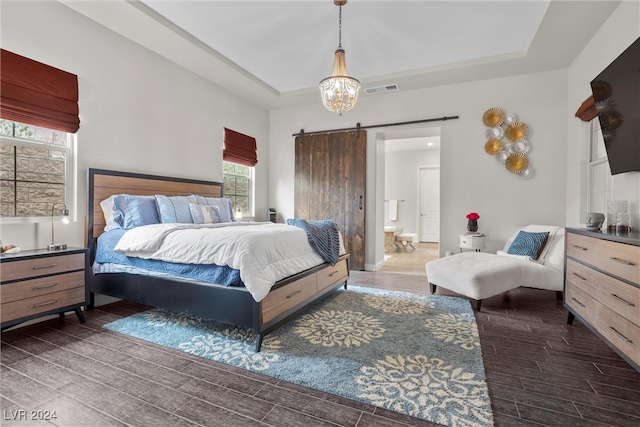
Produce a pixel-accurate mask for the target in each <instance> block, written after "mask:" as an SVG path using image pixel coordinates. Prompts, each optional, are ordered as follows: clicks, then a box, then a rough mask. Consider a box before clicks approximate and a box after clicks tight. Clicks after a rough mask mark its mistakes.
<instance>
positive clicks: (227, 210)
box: [196, 196, 235, 222]
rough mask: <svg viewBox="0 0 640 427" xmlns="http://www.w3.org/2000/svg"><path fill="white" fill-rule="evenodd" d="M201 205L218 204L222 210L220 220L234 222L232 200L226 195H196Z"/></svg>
mask: <svg viewBox="0 0 640 427" xmlns="http://www.w3.org/2000/svg"><path fill="white" fill-rule="evenodd" d="M196 197H197V199H198V202H197V203H198V204H199V205H208V206H217V207H218V209H219V210H220V222H234V221H235V218H234V217H233V209H231V200H230V199H227V198H225V197H203V196H196Z"/></svg>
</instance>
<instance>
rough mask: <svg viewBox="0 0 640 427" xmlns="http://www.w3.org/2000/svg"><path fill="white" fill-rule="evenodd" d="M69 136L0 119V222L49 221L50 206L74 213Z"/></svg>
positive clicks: (72, 144) (71, 139)
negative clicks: (65, 208) (55, 204)
mask: <svg viewBox="0 0 640 427" xmlns="http://www.w3.org/2000/svg"><path fill="white" fill-rule="evenodd" d="M75 141H76V137H75V135H74V134H72V133H67V132H63V131H58V130H52V129H48V128H44V127H38V126H33V125H28V124H24V123H19V122H15V121H11V120H5V119H0V189H1V191H0V221H1V222H2V223H5V224H6V223H26V222H38V221H42V220H45V218H46V220H50V219H51V212H52V209H53V207H54V203H59V204H60V206H59V208H60V212H58V213H57V214H56V216H59V215H61V214H62V209H63V206H64V205H66V206H67V208H69V209H70V210H71V212H73V211H74V209H73V208H74V206H73V205H74V203H75V198H74V197H71V195H74V194H75V179H74V168H73V165H74V155H75V153H74V151H75Z"/></svg>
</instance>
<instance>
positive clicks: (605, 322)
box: [596, 305, 640, 365]
mask: <svg viewBox="0 0 640 427" xmlns="http://www.w3.org/2000/svg"><path fill="white" fill-rule="evenodd" d="M599 318H600V322H599V323H598V324H596V329H597V330H598V332H600V333H601V334H602V335H603V336H604V337H605V338H606V339H607V340H608V341H609V342H611V343H612V344H613V345H614V346H616V348H618V349H619V350H620V351H622V352H623V353H624V354H625V355H626V356H627V357H629V358H630V359H631V360H633V361H634V362H635V363H636V364H638V365H640V327H638V325H635V324H633V323H631V322H629V321H628V320H627V319H625V318H623V317H622V316H620V315H619V314H617V313H616V312H614V311H613V310H611V309H609V308H607V307H605V306H604V305H603V306H601V307H600V310H599Z"/></svg>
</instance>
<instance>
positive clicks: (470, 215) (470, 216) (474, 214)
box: [467, 212, 480, 219]
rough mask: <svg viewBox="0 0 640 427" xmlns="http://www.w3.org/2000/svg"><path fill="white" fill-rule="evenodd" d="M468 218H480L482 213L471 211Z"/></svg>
mask: <svg viewBox="0 0 640 427" xmlns="http://www.w3.org/2000/svg"><path fill="white" fill-rule="evenodd" d="M467 219H480V215H478V214H477V213H476V212H471V213H469V214H467Z"/></svg>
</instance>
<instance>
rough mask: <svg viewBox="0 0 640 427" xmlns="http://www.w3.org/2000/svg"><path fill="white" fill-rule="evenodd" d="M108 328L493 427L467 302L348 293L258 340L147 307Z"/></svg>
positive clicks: (411, 410)
mask: <svg viewBox="0 0 640 427" xmlns="http://www.w3.org/2000/svg"><path fill="white" fill-rule="evenodd" d="M105 328H107V329H110V330H112V331H116V332H120V333H123V334H127V335H131V336H133V337H136V338H140V339H143V340H146V341H150V342H153V343H156V344H160V345H163V346H167V347H171V348H174V349H177V350H181V351H184V352H187V353H191V354H194V355H198V356H202V357H204V358H207V359H211V360H216V361H218V362H222V363H226V364H229V365H233V366H237V367H240V368H244V369H247V370H250V371H254V372H259V373H262V374H265V375H269V376H272V377H275V378H279V379H282V380H285V381H289V382H292V383H296V384H300V385H302V386H305V387H310V388H313V389H317V390H322V391H325V392H329V393H333V394H337V395H341V396H344V397H347V398H349V399H353V400H357V401H361V402H366V403H369V404H372V405H375V406H379V407H382V408H386V409H390V410H392V411H397V412H401V413H404V414H408V415H412V416H414V417H417V418H422V419H425V420H428V421H431V422H436V423H440V424H444V425H447V426H492V425H493V415H492V411H491V403H490V401H489V394H488V390H487V384H486V380H485V373H484V366H483V362H482V353H481V351H480V340H479V338H478V329H477V325H476V322H475V317H474V315H473V311H472V309H471V306H470V304H469V302H468V301H467V300H466V299H463V298H454V297H446V296H438V295H429V296H427V295H416V294H410V293H404V292H392V291H382V290H376V289H371V288H361V287H355V286H350V287H349V289H348V290H343V289H340V290H338V291H337V292H335V293H334V294H332V295H330V296H329V297H327V298H325V299H324V300H322V301H321V302H319V303H317V304H316V305H314V306H313V307H312V308H311V309H310V310H308V311H306V312H305V313H303V314H301V315H299V316H298V317H296V318H295V319H294V320H292V321H291V322H289V323H287V324H286V325H284V326H282V327H281V328H279V329H278V330H276V331H274V332H273V333H271V334H269V335H267V336H266V337H265V338H264V341H263V344H262V350H261V352H260V353H255V352H254V339H255V338H254V335H253V333H252V332H251V331H250V330H245V329H238V328H234V327H232V326H229V325H223V324H220V323H216V322H212V321H207V320H203V319H200V318H196V317H191V316H187V315H184V314H177V313H172V312H168V311H165V310H161V309H153V310H149V311H146V312H144V313H139V314H136V315H133V316H129V317H127V318H124V319H121V320H117V321H115V322H112V323H109V324H107V325H105Z"/></svg>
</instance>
